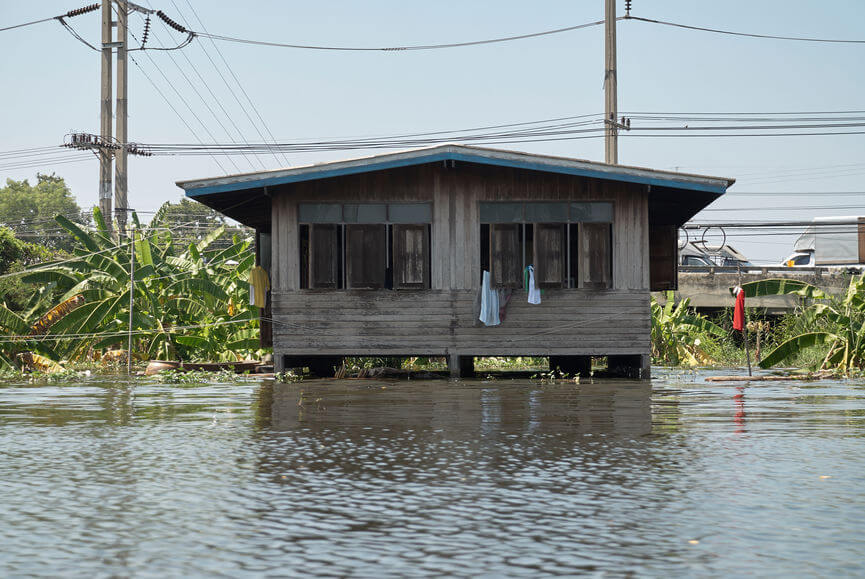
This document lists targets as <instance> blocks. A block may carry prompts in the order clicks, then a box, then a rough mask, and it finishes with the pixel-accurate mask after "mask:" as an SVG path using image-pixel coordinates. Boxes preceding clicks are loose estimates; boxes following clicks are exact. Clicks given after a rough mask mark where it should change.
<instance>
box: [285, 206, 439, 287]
mask: <svg viewBox="0 0 865 579" xmlns="http://www.w3.org/2000/svg"><path fill="white" fill-rule="evenodd" d="M298 215H299V223H300V227H299V231H300V287H301V288H329V289H342V288H346V289H384V288H387V289H425V288H429V287H430V225H429V224H430V222H431V221H432V205H431V204H430V203H351V204H350V203H346V204H340V203H301V204H299V207H298Z"/></svg>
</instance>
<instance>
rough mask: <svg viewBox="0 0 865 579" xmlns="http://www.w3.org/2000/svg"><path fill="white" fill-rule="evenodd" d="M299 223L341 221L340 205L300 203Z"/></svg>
mask: <svg viewBox="0 0 865 579" xmlns="http://www.w3.org/2000/svg"><path fill="white" fill-rule="evenodd" d="M298 212H299V215H298V217H299V219H298V221H300V222H301V223H339V222H341V221H342V205H340V204H338V203H301V204H300V207H299V211H298Z"/></svg>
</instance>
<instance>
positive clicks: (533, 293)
mask: <svg viewBox="0 0 865 579" xmlns="http://www.w3.org/2000/svg"><path fill="white" fill-rule="evenodd" d="M526 269H527V270H529V288H528V289H529V303H530V304H539V303H541V290H539V289H538V288H537V286H536V285H535V266H533V265H530V266H528V267H527V268H526Z"/></svg>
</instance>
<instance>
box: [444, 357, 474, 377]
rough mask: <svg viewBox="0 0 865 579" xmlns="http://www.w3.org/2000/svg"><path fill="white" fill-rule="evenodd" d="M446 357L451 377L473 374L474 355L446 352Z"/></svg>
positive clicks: (470, 375)
mask: <svg viewBox="0 0 865 579" xmlns="http://www.w3.org/2000/svg"><path fill="white" fill-rule="evenodd" d="M447 359H448V370H449V371H450V375H451V378H471V377H472V376H474V375H475V358H474V356H460V355H459V354H448V356H447Z"/></svg>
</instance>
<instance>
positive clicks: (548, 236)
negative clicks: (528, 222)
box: [534, 223, 567, 288]
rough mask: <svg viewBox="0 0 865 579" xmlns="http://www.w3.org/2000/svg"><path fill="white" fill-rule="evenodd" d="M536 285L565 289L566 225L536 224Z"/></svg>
mask: <svg viewBox="0 0 865 579" xmlns="http://www.w3.org/2000/svg"><path fill="white" fill-rule="evenodd" d="M534 237H535V239H534V246H535V250H534V252H535V255H534V266H535V283H536V284H537V287H539V288H561V287H565V261H567V249H566V248H565V241H566V238H565V225H564V224H562V223H535V225H534Z"/></svg>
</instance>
